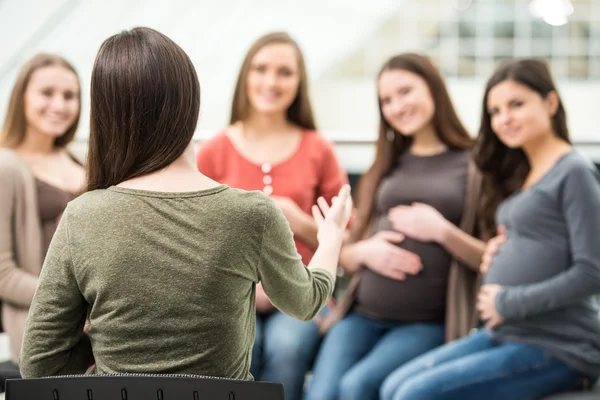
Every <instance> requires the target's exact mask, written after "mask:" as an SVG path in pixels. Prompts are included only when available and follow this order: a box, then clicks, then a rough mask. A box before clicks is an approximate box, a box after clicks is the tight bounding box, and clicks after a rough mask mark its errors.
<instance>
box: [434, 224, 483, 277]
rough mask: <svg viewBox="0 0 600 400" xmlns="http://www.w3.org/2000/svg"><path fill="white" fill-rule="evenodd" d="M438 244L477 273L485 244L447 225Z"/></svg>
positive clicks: (451, 225) (453, 226)
mask: <svg viewBox="0 0 600 400" xmlns="http://www.w3.org/2000/svg"><path fill="white" fill-rule="evenodd" d="M440 244H441V245H442V246H443V247H444V248H445V249H446V250H447V251H448V252H449V253H450V254H451V255H452V256H453V257H454V258H457V259H458V260H460V261H461V262H462V263H464V264H465V265H466V266H467V267H469V268H471V269H472V270H473V271H479V266H480V265H481V257H482V256H483V252H484V250H485V242H484V241H482V240H479V239H477V238H475V237H473V236H471V235H469V234H468V233H466V232H465V231H463V230H462V229H460V228H458V227H457V226H455V225H453V224H451V223H448V225H447V227H446V229H445V230H444V232H443V234H442V237H441V240H440Z"/></svg>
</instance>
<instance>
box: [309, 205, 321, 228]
mask: <svg viewBox="0 0 600 400" xmlns="http://www.w3.org/2000/svg"><path fill="white" fill-rule="evenodd" d="M310 210H311V211H312V216H313V219H314V220H315V222H316V224H317V226H321V224H322V223H323V221H324V220H325V219H324V218H323V214H321V210H320V209H319V206H317V205H314V206H312V207H311V208H310Z"/></svg>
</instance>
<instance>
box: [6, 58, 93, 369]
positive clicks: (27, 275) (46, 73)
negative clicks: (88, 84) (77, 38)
mask: <svg viewBox="0 0 600 400" xmlns="http://www.w3.org/2000/svg"><path fill="white" fill-rule="evenodd" d="M80 97H81V95H80V85H79V78H78V76H77V73H76V72H75V69H74V68H73V66H72V65H71V64H70V63H69V62H68V61H66V60H65V59H64V58H62V57H60V56H58V55H54V54H38V55H36V56H34V57H33V58H32V59H30V60H29V61H28V62H27V63H25V64H24V65H23V67H22V68H21V71H20V73H19V75H18V77H17V81H16V82H15V84H14V86H13V90H12V94H11V97H10V102H9V105H8V111H7V113H6V119H5V121H4V125H3V127H2V132H1V134H0V188H1V189H0V298H1V299H2V327H3V328H4V330H5V331H6V333H7V334H8V338H9V343H10V358H11V361H12V363H13V364H15V369H16V368H17V367H16V364H18V357H19V352H20V350H21V341H22V340H23V332H24V330H25V321H26V319H27V313H28V310H29V306H30V305H31V301H32V299H33V295H34V293H35V290H36V287H37V284H38V276H39V274H40V271H41V269H42V263H43V261H44V257H45V255H46V252H47V250H48V246H49V245H50V240H51V239H52V236H53V235H54V232H55V230H56V227H57V225H58V221H59V219H60V216H61V214H62V212H63V211H64V209H65V207H66V206H67V203H68V202H69V201H71V200H72V199H73V198H75V197H76V196H77V195H78V194H79V193H81V191H82V190H83V187H84V180H85V173H84V170H83V167H82V166H81V165H80V164H79V163H78V162H77V161H76V160H75V159H74V158H73V157H72V156H71V155H70V154H69V152H68V151H67V146H68V145H69V143H71V141H72V140H73V138H74V137H75V131H76V130H77V124H78V122H79V115H80Z"/></svg>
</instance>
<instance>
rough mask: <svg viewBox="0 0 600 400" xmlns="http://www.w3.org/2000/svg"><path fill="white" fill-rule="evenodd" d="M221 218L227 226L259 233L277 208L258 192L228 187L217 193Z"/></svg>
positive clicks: (276, 211) (264, 195)
mask: <svg viewBox="0 0 600 400" xmlns="http://www.w3.org/2000/svg"><path fill="white" fill-rule="evenodd" d="M217 200H218V203H219V208H220V209H222V210H223V212H222V213H221V215H222V218H223V219H225V220H226V221H224V222H226V223H227V224H228V225H229V226H236V227H238V229H241V230H244V231H247V232H249V233H251V234H253V232H261V231H262V229H263V227H264V225H265V221H266V219H269V218H273V216H275V215H276V213H278V212H280V211H279V208H278V207H277V205H276V204H275V202H273V200H271V199H270V198H269V197H268V196H267V195H266V194H264V193H263V192H261V191H258V190H252V191H247V190H242V189H235V188H231V187H228V188H227V189H226V190H224V191H222V192H221V193H219V197H218V199H217Z"/></svg>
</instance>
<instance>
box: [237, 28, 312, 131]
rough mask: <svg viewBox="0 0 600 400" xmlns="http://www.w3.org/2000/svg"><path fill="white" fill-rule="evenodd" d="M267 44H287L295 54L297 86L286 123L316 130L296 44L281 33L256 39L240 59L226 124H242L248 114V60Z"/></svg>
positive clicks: (304, 74) (302, 57) (250, 60)
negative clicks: (240, 62) (298, 75)
mask: <svg viewBox="0 0 600 400" xmlns="http://www.w3.org/2000/svg"><path fill="white" fill-rule="evenodd" d="M271 44H288V45H290V46H292V47H293V48H294V50H295V52H296V58H297V60H298V72H299V74H300V82H299V84H298V92H297V93H296V98H295V99H294V101H293V102H292V104H291V105H290V107H289V108H288V110H287V119H288V121H290V122H292V123H294V124H296V125H298V126H300V127H302V128H304V129H310V130H315V129H317V126H316V124H315V119H314V116H313V111H312V107H311V105H310V98H309V94H308V78H307V74H306V64H305V63H304V56H303V55H302V51H301V50H300V46H298V43H296V41H295V40H294V39H292V38H291V36H290V35H288V34H287V33H285V32H273V33H269V34H266V35H264V36H261V37H260V38H258V39H257V40H256V42H254V43H253V44H252V46H250V49H249V50H248V53H247V54H246V57H245V58H244V62H243V63H242V68H240V73H239V75H238V78H237V83H236V85H235V91H234V94H233V102H232V105H231V117H230V118H229V123H230V124H234V123H236V122H238V121H243V120H245V119H246V118H248V115H249V114H250V101H249V99H248V86H247V82H248V73H249V72H250V67H251V66H252V59H253V58H254V56H255V55H256V53H258V52H259V51H260V50H261V49H262V48H263V47H265V46H268V45H271Z"/></svg>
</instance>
